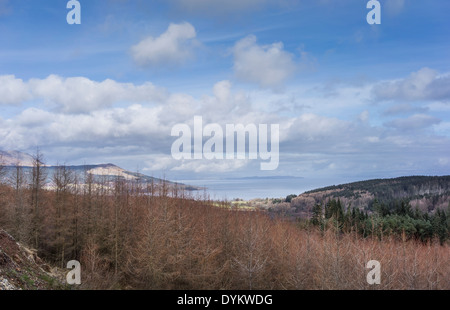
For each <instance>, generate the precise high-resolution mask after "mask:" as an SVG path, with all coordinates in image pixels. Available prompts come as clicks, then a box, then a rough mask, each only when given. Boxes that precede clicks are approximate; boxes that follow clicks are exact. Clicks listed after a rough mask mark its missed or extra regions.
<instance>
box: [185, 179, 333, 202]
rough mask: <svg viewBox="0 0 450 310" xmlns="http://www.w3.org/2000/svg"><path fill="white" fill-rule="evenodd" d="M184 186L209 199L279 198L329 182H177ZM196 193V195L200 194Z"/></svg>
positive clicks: (293, 180) (252, 180) (258, 180)
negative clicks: (194, 187)
mask: <svg viewBox="0 0 450 310" xmlns="http://www.w3.org/2000/svg"><path fill="white" fill-rule="evenodd" d="M177 182H181V183H184V184H189V185H194V186H201V187H205V188H207V189H206V193H207V194H209V196H210V198H211V199H217V200H220V199H227V200H232V199H234V198H241V199H244V200H249V199H253V198H280V197H286V196H287V195H290V194H296V195H299V194H302V193H303V192H305V191H308V190H313V189H317V188H321V187H325V186H330V185H334V184H330V180H324V179H320V180H319V179H316V180H313V179H306V178H275V179H271V178H248V179H247V178H244V179H222V180H178V181H177ZM203 193H204V191H198V192H197V193H195V192H194V195H196V194H202V195H203Z"/></svg>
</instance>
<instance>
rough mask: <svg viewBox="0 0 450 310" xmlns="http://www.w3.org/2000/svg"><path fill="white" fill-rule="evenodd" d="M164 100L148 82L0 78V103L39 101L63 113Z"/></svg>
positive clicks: (53, 76) (53, 77)
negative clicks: (122, 103)
mask: <svg viewBox="0 0 450 310" xmlns="http://www.w3.org/2000/svg"><path fill="white" fill-rule="evenodd" d="M165 98H166V92H165V91H164V90H163V89H160V88H157V87H155V86H154V85H153V84H152V83H144V84H142V85H134V84H131V83H118V82H116V81H113V80H110V79H107V80H105V81H102V82H96V81H92V80H90V79H88V78H85V77H71V78H63V77H60V76H57V75H50V76H49V77H47V78H45V79H31V80H29V81H28V82H24V81H22V80H21V79H16V78H15V77H14V76H10V75H6V76H0V104H10V105H11V104H19V103H24V102H27V101H29V100H43V101H44V102H45V103H46V104H47V105H49V106H51V107H53V108H56V110H58V111H62V112H65V113H87V112H91V111H95V110H98V109H102V108H105V107H111V106H112V105H113V104H115V103H118V102H126V103H141V102H155V101H156V102H159V101H162V100H165Z"/></svg>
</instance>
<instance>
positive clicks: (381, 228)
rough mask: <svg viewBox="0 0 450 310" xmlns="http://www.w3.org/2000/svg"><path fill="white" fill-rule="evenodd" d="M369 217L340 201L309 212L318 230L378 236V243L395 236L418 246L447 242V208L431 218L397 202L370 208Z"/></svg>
mask: <svg viewBox="0 0 450 310" xmlns="http://www.w3.org/2000/svg"><path fill="white" fill-rule="evenodd" d="M373 209H374V212H372V213H371V214H370V215H369V214H368V212H367V211H362V210H360V209H359V208H350V207H348V208H344V206H343V204H342V203H341V201H340V199H338V200H336V199H331V200H329V201H328V202H327V203H326V204H325V206H324V207H323V206H322V205H320V204H317V205H316V206H315V207H314V208H313V210H312V217H311V220H310V223H311V224H313V225H315V226H318V227H319V228H320V229H322V230H323V229H326V227H328V226H330V225H333V226H335V227H337V229H338V230H339V231H342V232H347V233H348V232H357V233H359V234H360V235H362V236H363V237H368V236H372V235H373V236H377V237H378V238H379V239H380V240H382V239H383V238H385V237H390V236H394V237H397V238H400V239H402V240H405V239H406V240H409V239H414V240H418V241H421V242H424V243H426V242H432V241H434V240H438V241H439V243H440V244H441V245H443V244H444V243H445V242H446V241H447V240H449V239H450V234H449V232H450V204H449V207H448V209H447V210H446V211H444V210H441V209H437V210H435V212H434V213H433V214H429V213H428V212H423V211H421V210H419V209H418V208H415V209H413V208H412V207H411V205H410V204H409V202H408V201H397V202H395V203H393V204H391V206H388V205H386V204H384V203H380V202H379V201H378V200H377V199H375V202H374V204H373Z"/></svg>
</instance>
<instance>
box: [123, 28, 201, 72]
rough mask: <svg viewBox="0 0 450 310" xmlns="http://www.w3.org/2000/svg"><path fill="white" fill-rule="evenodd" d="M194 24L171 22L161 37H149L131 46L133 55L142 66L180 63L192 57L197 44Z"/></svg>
mask: <svg viewBox="0 0 450 310" xmlns="http://www.w3.org/2000/svg"><path fill="white" fill-rule="evenodd" d="M196 36H197V34H196V31H195V28H194V26H192V25H191V24H189V23H182V24H170V25H169V28H168V29H167V30H166V31H165V32H164V33H162V34H161V35H160V36H159V37H156V38H154V37H151V36H150V37H147V38H145V39H144V40H142V41H141V42H139V43H138V44H136V45H134V46H132V47H131V55H132V57H133V59H134V60H135V61H136V63H137V64H139V65H141V66H151V67H156V66H161V65H170V66H172V65H180V64H183V63H184V62H186V61H187V60H188V59H190V58H191V57H192V55H193V49H194V47H195V45H196V44H197V42H196V40H195V37H196Z"/></svg>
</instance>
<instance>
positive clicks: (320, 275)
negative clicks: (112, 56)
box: [0, 154, 450, 289]
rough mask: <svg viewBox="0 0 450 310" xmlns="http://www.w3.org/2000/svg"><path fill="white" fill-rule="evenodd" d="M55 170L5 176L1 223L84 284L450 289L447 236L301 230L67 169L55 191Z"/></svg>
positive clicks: (38, 163)
mask: <svg viewBox="0 0 450 310" xmlns="http://www.w3.org/2000/svg"><path fill="white" fill-rule="evenodd" d="M46 173H47V171H46V168H45V166H44V163H43V159H42V157H41V155H39V154H38V155H37V156H36V157H35V162H34V167H33V169H32V170H31V172H30V174H24V173H23V170H22V169H21V167H17V168H16V169H15V170H14V173H10V174H9V175H4V176H3V178H2V183H3V184H2V185H1V186H0V227H2V228H4V229H5V230H7V231H8V232H10V233H11V234H12V235H13V236H14V237H15V238H16V240H18V241H20V242H22V243H25V244H27V245H28V246H31V247H34V248H35V249H37V250H38V255H39V256H40V257H41V258H43V259H44V260H45V261H47V262H49V263H51V264H53V265H57V266H59V267H61V268H64V267H65V266H66V264H67V262H68V261H69V260H73V259H76V260H79V261H80V262H81V266H82V285H81V288H82V289H377V288H380V289H450V283H449V281H448V279H449V278H450V269H449V268H450V267H449V264H448V259H449V248H448V245H444V246H440V245H439V243H436V242H434V243H432V242H428V243H427V244H425V243H420V242H415V241H413V240H411V241H406V242H403V241H398V240H395V239H394V238H385V239H383V241H379V240H378V239H377V238H361V237H360V236H359V235H358V234H357V233H348V234H342V233H341V232H340V231H339V229H336V228H335V227H334V226H333V225H330V227H328V228H327V229H325V230H323V231H322V232H319V231H318V230H316V229H315V228H311V227H306V228H305V229H300V228H299V227H298V225H296V223H295V222H293V221H287V220H283V219H282V218H271V217H270V216H268V214H267V213H265V212H259V211H252V212H247V211H238V210H234V209H232V208H231V209H230V208H229V204H226V203H224V204H220V203H219V204H218V203H217V202H214V203H213V202H211V201H209V200H208V199H207V197H203V198H201V199H200V198H195V199H194V198H193V197H190V196H189V195H187V194H186V193H185V192H184V191H180V190H179V189H178V188H177V187H175V186H169V185H168V184H166V183H162V184H155V183H151V182H150V183H142V182H136V181H126V180H124V179H121V178H117V179H116V180H114V181H113V182H111V181H110V180H106V179H105V180H104V181H103V182H100V181H99V182H95V181H94V179H93V176H92V175H89V174H88V173H87V175H86V176H85V177H84V180H83V183H81V182H80V181H79V180H77V175H76V174H74V173H73V172H72V171H71V170H70V169H68V168H67V167H65V166H60V167H58V169H56V170H54V173H53V175H51V176H50V178H51V179H52V183H53V185H52V187H51V188H48V185H46V184H45V182H44V180H45V178H46V177H48V176H46ZM328 212H329V211H328ZM330 218H331V217H330ZM369 260H378V261H379V262H380V263H381V266H382V275H381V278H382V282H381V284H380V285H377V286H370V285H369V284H368V283H367V281H366V276H367V272H368V269H366V264H367V262H368V261H369Z"/></svg>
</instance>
